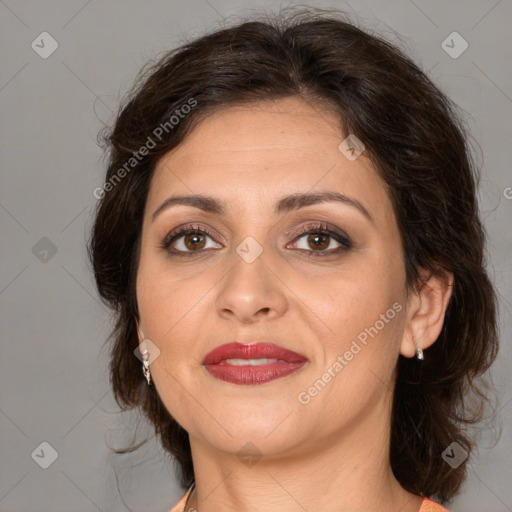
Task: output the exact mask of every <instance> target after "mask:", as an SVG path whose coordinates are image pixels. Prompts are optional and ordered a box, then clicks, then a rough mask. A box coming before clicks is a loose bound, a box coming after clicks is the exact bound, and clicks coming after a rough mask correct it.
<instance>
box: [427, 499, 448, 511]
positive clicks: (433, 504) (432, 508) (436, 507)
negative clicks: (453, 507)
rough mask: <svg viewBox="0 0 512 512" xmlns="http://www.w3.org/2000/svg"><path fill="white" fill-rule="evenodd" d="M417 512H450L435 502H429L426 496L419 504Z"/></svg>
mask: <svg viewBox="0 0 512 512" xmlns="http://www.w3.org/2000/svg"><path fill="white" fill-rule="evenodd" d="M419 512H450V511H449V510H448V509H447V508H445V507H443V505H441V504H440V503H438V502H437V501H434V500H431V499H430V498H427V497H426V496H424V497H423V501H422V502H421V508H420V510H419Z"/></svg>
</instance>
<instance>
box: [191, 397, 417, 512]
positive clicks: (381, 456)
mask: <svg viewBox="0 0 512 512" xmlns="http://www.w3.org/2000/svg"><path fill="white" fill-rule="evenodd" d="M376 409H378V407H377V408H376ZM379 415H380V418H383V417H384V418H386V417H387V416H386V415H385V414H384V415H383V414H382V410H381V411H377V410H375V409H374V410H373V411H372V413H370V415H369V416H372V417H368V418H366V420H364V421H363V423H361V422H360V421H361V418H359V422H355V423H356V424H354V425H353V426H352V427H347V426H345V427H344V429H343V431H335V432H333V433H332V434H331V435H330V436H329V437H324V438H322V440H321V441H318V440H315V442H314V443H308V440H306V441H305V442H304V443H301V444H300V447H299V446H297V447H295V449H294V450H293V453H291V452H290V453H287V454H279V457H277V456H272V457H271V456H270V455H266V456H263V457H262V458H261V459H259V460H258V461H257V462H254V463H253V464H247V463H244V462H243V461H241V460H240V459H239V458H238V456H237V454H236V453H225V452H221V451H219V450H216V449H215V448H214V447H212V446H211V445H210V444H207V443H205V442H204V441H203V440H201V439H198V438H195V437H192V436H191V437H190V443H191V449H192V457H193V460H194V474H195V481H196V486H195V489H194V491H193V492H192V494H191V496H190V497H189V500H188V503H187V506H186V508H185V511H186V512H188V511H190V510H192V511H197V512H218V511H219V510H238V511H242V512H252V511H256V510H272V511H275V512H292V511H293V512H297V511H298V510H299V511H311V510H315V511H317V512H322V511H329V512H330V511H332V510H336V511H338V512H349V511H350V512H354V511H361V512H362V511H368V510H379V512H388V511H389V512H396V510H400V511H401V512H418V511H419V509H420V506H421V500H422V498H421V496H418V495H415V494H412V493H409V492H407V491H406V490H405V489H403V488H402V487H401V485H400V483H399V482H398V481H397V480H396V478H395V477H394V475H393V472H392V470H391V466H390V464H389V419H388V421H387V422H385V425H380V428H376V427H379V424H378V423H377V424H376V423H375V418H377V417H379ZM310 437H312V436H310ZM255 444H256V443H255Z"/></svg>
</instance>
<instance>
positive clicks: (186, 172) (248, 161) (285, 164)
mask: <svg viewBox="0 0 512 512" xmlns="http://www.w3.org/2000/svg"><path fill="white" fill-rule="evenodd" d="M343 138H344V137H343V136H342V134H341V127H340V123H339V119H338V116H337V115H336V114H335V113H334V112H333V111H330V110H328V109H327V108H326V107H325V106H321V105H317V104H315V105H312V104H310V103H308V102H307V101H304V100H302V99H300V98H288V99H282V100H275V101H271V102H270V101H269V102H264V103H257V104H250V105H244V106H237V107H230V108H226V109H223V110H219V111H217V112H215V113H213V114H211V115H209V116H208V117H205V118H204V119H203V120H202V121H201V122H200V123H199V124H198V125H197V126H196V127H195V128H194V130H192V131H191V132H190V133H189V135H188V136H187V137H186V138H185V139H184V141H183V142H182V143H181V144H180V145H179V146H178V147H177V148H175V149H173V150H171V151H170V152H169V153H167V154H166V155H164V157H163V158H162V159H161V160H160V161H159V163H158V165H157V167H156V169H155V173H154V176H153V179H152V183H151V187H150V194H149V197H148V204H151V205H152V206H153V205H156V203H158V204H160V202H162V201H164V200H165V199H166V197H168V196H169V195H170V194H205V195H216V196H217V197H219V198H220V199H223V200H225V201H226V203H227V204H228V208H229V207H230V206H231V207H232V208H233V210H234V211H238V212H241V211H242V210H244V209H247V208H249V207H253V208H261V207H263V203H264V202H265V201H267V200H268V201H272V202H273V198H274V199H275V198H276V197H279V196H282V195H286V194H292V193H298V192H300V193H304V192H315V191H317V190H333V191H338V192H340V193H344V194H346V195H353V196H359V197H361V198H362V199H361V200H362V201H364V196H365V195H366V196H367V197H368V199H367V200H368V201H373V202H374V203H377V202H379V201H380V202H382V201H386V197H387V196H386V193H385V190H384V186H383V183H382V181H381V179H380V177H379V176H378V175H377V173H376V172H375V170H374V169H373V166H372V165H371V163H370V160H369V159H368V158H367V157H365V156H364V153H363V154H362V155H361V156H360V157H359V158H357V159H356V160H354V161H350V160H349V159H347V158H346V156H345V155H344V154H343V153H342V152H340V150H339V147H338V146H339V145H340V143H341V142H342V140H343Z"/></svg>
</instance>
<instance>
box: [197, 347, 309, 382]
mask: <svg viewBox="0 0 512 512" xmlns="http://www.w3.org/2000/svg"><path fill="white" fill-rule="evenodd" d="M244 359H245V360H247V363H246V364H244V361H242V360H244ZM256 360H260V361H256ZM307 362H308V359H307V358H306V357H304V356H302V355H300V354H297V353H296V352H292V351H291V350H287V349H285V348H282V347H279V346H277V345H274V344H272V343H253V344H250V345H243V344H242V343H238V342H234V343H227V344H225V345H221V346H220V347H217V348H215V349H213V350H212V351H211V352H209V353H208V354H207V355H206V356H205V358H204V359H203V363H202V364H203V365H204V367H205V368H206V370H207V371H208V372H209V373H210V375H211V376H212V377H215V378H216V379H219V380H223V381H226V382H231V383H233V384H240V385H246V386H250V385H257V384H264V383H266V382H270V381H272V380H275V379H279V378H281V377H286V376H287V375H290V374H292V373H294V372H296V371H297V370H299V369H300V368H302V366H304V364H306V363H307Z"/></svg>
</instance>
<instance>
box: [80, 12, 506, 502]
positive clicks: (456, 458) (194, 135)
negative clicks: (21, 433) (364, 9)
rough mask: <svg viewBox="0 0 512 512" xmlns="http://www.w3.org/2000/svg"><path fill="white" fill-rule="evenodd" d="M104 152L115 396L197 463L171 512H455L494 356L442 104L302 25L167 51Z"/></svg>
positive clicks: (488, 290) (101, 274)
mask: <svg viewBox="0 0 512 512" xmlns="http://www.w3.org/2000/svg"><path fill="white" fill-rule="evenodd" d="M105 140H106V142H107V144H108V147H109V158H110V160H109V166H108V170H107V175H106V181H105V185H104V186H103V187H102V188H101V189H97V190H96V191H95V196H96V197H98V198H99V202H98V209H97V213H96V219H95V224H94V228H93V232H92V235H91V240H90V241H89V251H90V256H91V261H92V264H93V267H94V272H95V278H96V282H97V286H98V290H99V293H100V295H101V296H102V298H103V299H104V300H105V301H106V303H108V304H109V305H110V306H111V307H112V308H113V310H114V312H115V314H116V320H117V322H116V326H115V329H114V331H113V333H112V336H111V338H112V350H111V366H110V371H111V381H112V385H113V390H114V394H115V396H116V399H117V400H118V403H119V404H120V405H121V406H122V407H126V408H128V407H136V406H137V407H140V408H141V409H142V410H143V411H144V413H145V414H146V416H147V417H148V418H149V420H150V421H151V422H152V423H153V424H154V427H155V433H156V434H158V436H159V438H160V440H161V442H162V446H163V448H164V450H165V451H166V452H167V453H169V454H172V455H173V456H174V459H175V460H176V461H177V462H178V464H179V470H180V474H181V483H182V486H183V488H184V489H185V488H186V492H185V494H184V495H183V497H182V499H181V500H180V501H179V503H178V504H176V506H175V507H174V508H173V511H176V512H178V511H180V512H181V511H184V510H187V511H188V510H197V511H199V512H210V511H217V512H218V511H231V510H238V511H254V510H273V511H292V510H293V511H296V510H309V511H312V510H315V511H322V510H336V511H354V510H358V511H363V510H365V511H368V510H379V511H380V512H383V511H396V510H401V511H402V512H418V511H422V512H425V511H427V510H435V511H444V510H447V509H446V508H445V507H444V506H443V504H445V502H447V501H448V500H449V499H450V498H452V497H453V496H455V495H456V494H457V492H458V490H459V488H460V486H461V483H462V481H463V480H464V478H465V475H466V465H467V462H468V457H469V455H470V453H471V449H472V447H473V441H472V439H471V436H470V434H469V433H468V431H467V428H466V426H467V425H466V424H469V423H471V422H475V418H476V419H478V418H477V415H478V411H471V410H470V408H469V405H468V400H469V398H468V396H469V395H470V394H476V395H477V396H478V398H479V399H480V404H481V403H482V401H485V399H486V397H485V396H484V395H482V394H478V393H481V391H480V389H479V378H480V377H481V375H482V374H483V373H484V372H485V370H487V369H488V367H489V366H490V365H491V363H492V361H493V360H494V359H495V357H496V353H497V347H498V342H497V335H496V318H495V315H496V313H495V294H494V289H493V286H492V284H491V282H490V280H489V278H488V276H487V274H486V271H485V268H484V265H485V262H484V259H483V251H484V230H483V226H482V223H481V220H480V219H479V217H478V206H477V200H476V191H475V186H476V185H475V184H476V170H475V168H474V165H473V163H472V160H471V155H470V152H469V149H468V146H467V143H466V136H465V133H464V130H463V128H462V126H461V123H460V121H458V118H457V116H456V113H455V108H454V107H453V106H452V104H451V103H450V101H449V100H448V99H447V98H446V97H445V96H444V95H443V94H442V92H441V91H440V90H439V89H438V88H436V86H435V85H434V84H432V82H431V81H430V80H429V79H428V78H427V77H426V76H425V75H424V74H423V73H422V72H421V71H420V70H419V69H418V67H417V66H416V65H414V64H413V63H412V62H411V61H410V60H409V59H408V58H407V57H405V56H404V55H403V54H402V53H401V52H400V51H399V50H398V49H397V48H395V47H394V46H392V45H391V44H389V43H387V42H385V41H383V40H381V39H379V38H377V37H374V36H371V35H369V34H367V33H366V32H364V31H362V30H360V29H359V28H357V27H355V26H354V25H352V24H351V23H349V22H348V21H346V20H344V19H343V18H342V16H340V15H338V14H336V13H334V14H333V13H330V14H329V13H327V14H326V13H325V12H314V11H310V12H307V11H306V12H302V13H297V14H295V15H288V14H287V15H285V16H284V17H276V18H271V19H266V20H264V21H253V22H246V23H242V24H239V25H236V26H232V27H229V28H225V29H223V30H219V31H216V32H214V33H211V34H209V35H206V36H204V37H202V38H199V39H197V40H195V41H192V42H190V43H188V44H186V45H184V46H183V47H181V48H178V49H177V50H174V51H172V52H169V53H168V54H166V55H165V56H164V57H163V58H162V59H160V60H159V61H158V62H157V63H156V64H154V65H153V66H152V67H150V68H148V69H146V72H145V73H142V74H141V76H140V77H139V80H138V81H137V86H136V88H135V89H134V90H133V91H132V93H131V94H130V95H129V97H128V99H127V100H126V102H125V104H124V105H123V106H122V108H121V110H120V112H119V115H118V116H117V119H116V121H115V124H114V126H113V129H112V130H111V131H110V132H108V133H107V134H106V137H105ZM134 354H135V355H136V356H137V357H135V355H134ZM141 369H142V371H141ZM472 403H473V402H472ZM132 449H134V448H132Z"/></svg>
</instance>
